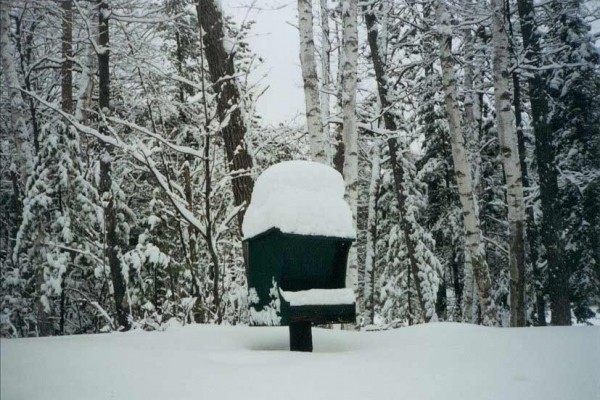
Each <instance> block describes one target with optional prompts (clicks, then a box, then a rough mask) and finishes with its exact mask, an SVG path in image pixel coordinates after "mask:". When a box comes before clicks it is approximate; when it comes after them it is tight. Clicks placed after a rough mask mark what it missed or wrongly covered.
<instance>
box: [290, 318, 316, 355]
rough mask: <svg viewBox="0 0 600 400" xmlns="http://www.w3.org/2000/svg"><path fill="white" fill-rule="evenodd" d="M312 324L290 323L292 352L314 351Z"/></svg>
mask: <svg viewBox="0 0 600 400" xmlns="http://www.w3.org/2000/svg"><path fill="white" fill-rule="evenodd" d="M310 328H311V323H310V322H290V350H291V351H307V352H312V351H313V344H312V332H311V330H310Z"/></svg>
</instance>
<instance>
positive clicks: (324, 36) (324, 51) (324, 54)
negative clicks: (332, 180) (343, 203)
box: [320, 0, 333, 165]
mask: <svg viewBox="0 0 600 400" xmlns="http://www.w3.org/2000/svg"><path fill="white" fill-rule="evenodd" d="M320 5H321V76H322V82H321V118H322V121H323V140H324V146H325V155H326V157H327V163H328V164H329V165H331V164H332V162H333V156H332V149H331V137H330V136H331V127H330V126H329V118H330V116H331V110H330V107H331V102H330V97H331V94H330V91H331V39H330V38H329V10H328V8H327V0H320Z"/></svg>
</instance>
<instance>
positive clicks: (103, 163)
mask: <svg viewBox="0 0 600 400" xmlns="http://www.w3.org/2000/svg"><path fill="white" fill-rule="evenodd" d="M108 16H109V8H108V0H98V46H99V52H98V105H99V109H100V114H101V116H102V115H103V114H108V113H109V112H110V66H109V57H110V42H109V19H108ZM101 118H102V117H101ZM99 130H100V133H102V134H103V135H107V136H109V132H108V127H107V126H106V122H105V121H103V120H100V129H99ZM101 145H102V146H103V152H102V154H101V156H100V187H99V192H100V195H101V199H102V202H103V204H104V231H105V238H104V241H105V248H106V254H105V257H107V258H108V265H109V268H110V276H111V280H112V284H113V292H114V299H115V311H116V313H117V322H118V324H119V326H120V327H121V328H122V329H124V330H128V329H129V328H130V324H129V318H128V312H129V304H128V302H127V296H126V290H127V289H126V285H125V279H124V277H123V274H122V272H121V260H120V258H119V253H120V252H121V241H120V240H119V235H118V232H117V210H116V204H115V198H114V195H113V192H112V185H113V181H112V157H113V156H112V154H111V151H110V150H111V149H110V145H108V144H106V143H101Z"/></svg>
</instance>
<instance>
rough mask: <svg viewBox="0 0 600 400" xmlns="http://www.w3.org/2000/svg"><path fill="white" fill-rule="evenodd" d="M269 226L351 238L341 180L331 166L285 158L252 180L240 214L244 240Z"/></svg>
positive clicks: (342, 181) (348, 209) (296, 231)
mask: <svg viewBox="0 0 600 400" xmlns="http://www.w3.org/2000/svg"><path fill="white" fill-rule="evenodd" d="M271 228H278V229H279V230H281V231H282V232H284V233H295V234H301V235H313V236H333V237H343V238H355V237H356V232H355V230H354V227H353V225H352V211H351V210H350V207H349V206H348V204H347V203H346V202H345V201H344V180H343V178H342V175H340V173H339V172H337V171H336V170H335V169H333V168H331V167H329V166H327V165H324V164H320V163H316V162H312V161H285V162H282V163H279V164H275V165H272V166H271V167H269V168H267V169H266V170H265V171H264V172H263V173H262V174H261V175H260V176H259V177H258V179H257V180H256V184H255V185H254V191H253V192H252V201H251V203H250V206H249V207H248V210H247V211H246V214H245V217H244V223H243V225H242V231H243V233H244V239H248V238H251V237H254V236H256V235H258V234H260V233H263V232H265V231H267V230H269V229H271Z"/></svg>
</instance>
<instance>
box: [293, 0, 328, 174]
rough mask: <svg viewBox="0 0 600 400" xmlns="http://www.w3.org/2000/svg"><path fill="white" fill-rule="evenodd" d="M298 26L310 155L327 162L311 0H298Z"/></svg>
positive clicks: (314, 158)
mask: <svg viewBox="0 0 600 400" xmlns="http://www.w3.org/2000/svg"><path fill="white" fill-rule="evenodd" d="M298 26H299V28H300V29H299V31H300V66H301V68H302V80H303V81H304V101H305V105H306V126H307V128H308V137H309V143H310V155H311V157H312V159H313V161H318V162H322V163H327V153H326V151H325V146H326V141H325V135H324V131H323V123H322V120H321V103H320V100H319V80H318V77H317V63H316V61H315V41H314V36H313V11H312V1H311V0H298Z"/></svg>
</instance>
